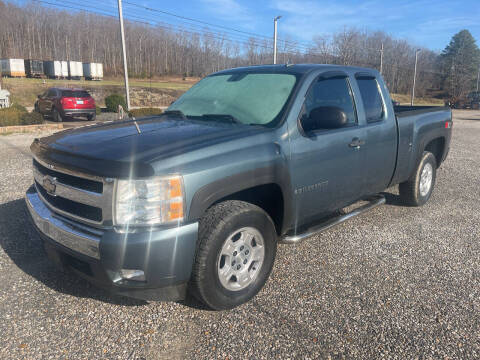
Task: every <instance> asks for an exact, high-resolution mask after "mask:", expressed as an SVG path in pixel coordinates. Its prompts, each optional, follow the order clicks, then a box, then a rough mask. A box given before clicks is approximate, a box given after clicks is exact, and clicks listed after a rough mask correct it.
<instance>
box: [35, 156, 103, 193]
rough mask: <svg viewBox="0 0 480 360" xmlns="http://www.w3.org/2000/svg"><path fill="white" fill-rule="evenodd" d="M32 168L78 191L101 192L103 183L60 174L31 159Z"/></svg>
mask: <svg viewBox="0 0 480 360" xmlns="http://www.w3.org/2000/svg"><path fill="white" fill-rule="evenodd" d="M33 166H34V167H36V168H37V170H38V171H40V173H42V174H43V175H50V176H51V177H55V178H57V179H58V181H60V182H61V183H63V184H65V185H69V186H73V187H75V188H78V189H82V190H87V191H92V192H95V193H98V194H101V193H102V192H103V183H102V182H100V181H95V180H90V179H85V178H81V177H77V176H72V175H69V174H65V173H61V172H58V171H55V170H52V169H49V168H47V167H45V166H43V165H42V164H40V163H39V162H38V161H37V160H35V159H33Z"/></svg>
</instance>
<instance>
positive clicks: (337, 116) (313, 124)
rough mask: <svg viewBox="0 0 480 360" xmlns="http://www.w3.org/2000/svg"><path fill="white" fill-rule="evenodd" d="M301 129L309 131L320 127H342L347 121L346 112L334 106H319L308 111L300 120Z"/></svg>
mask: <svg viewBox="0 0 480 360" xmlns="http://www.w3.org/2000/svg"><path fill="white" fill-rule="evenodd" d="M301 122H302V128H303V130H304V131H305V132H306V133H308V132H310V131H315V130H320V129H338V128H341V127H344V126H345V125H346V124H347V122H348V118H347V114H346V113H345V111H343V110H342V109H341V108H339V107H336V106H320V107H317V108H314V109H313V110H312V111H310V114H308V115H306V116H305V117H304V118H302V120H301Z"/></svg>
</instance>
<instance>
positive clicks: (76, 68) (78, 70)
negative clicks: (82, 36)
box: [68, 61, 83, 80]
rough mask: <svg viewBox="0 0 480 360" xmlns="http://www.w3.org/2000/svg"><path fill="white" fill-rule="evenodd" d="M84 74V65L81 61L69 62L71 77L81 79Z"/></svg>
mask: <svg viewBox="0 0 480 360" xmlns="http://www.w3.org/2000/svg"><path fill="white" fill-rule="evenodd" d="M82 76H83V66H82V63H81V62H80V61H69V62H68V77H69V78H70V79H77V80H78V79H80V78H81V77H82Z"/></svg>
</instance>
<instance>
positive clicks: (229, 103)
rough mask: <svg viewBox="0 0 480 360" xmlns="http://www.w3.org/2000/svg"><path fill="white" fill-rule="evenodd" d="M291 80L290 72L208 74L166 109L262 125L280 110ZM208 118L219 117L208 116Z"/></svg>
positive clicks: (293, 76) (286, 97) (272, 118)
mask: <svg viewBox="0 0 480 360" xmlns="http://www.w3.org/2000/svg"><path fill="white" fill-rule="evenodd" d="M295 82H296V77H295V75H292V74H271V73H270V74H262V73H235V74H224V75H212V76H209V77H206V78H204V79H203V80H201V81H200V82H198V83H197V84H196V85H194V86H193V87H192V88H191V89H190V90H188V91H187V92H186V93H185V94H183V95H182V96H181V97H180V98H179V99H178V100H177V101H175V103H173V104H172V105H171V106H170V107H169V108H168V110H180V111H181V112H182V113H183V114H184V115H185V116H187V117H196V116H198V117H201V116H204V115H212V114H217V115H226V116H231V117H233V118H234V119H235V120H236V121H237V122H239V123H243V124H255V125H266V124H268V123H270V122H272V121H273V120H275V119H276V118H277V116H278V115H279V114H280V113H281V111H282V109H283V107H284V106H285V103H286V102H287V100H288V98H289V96H290V94H291V93H292V90H293V87H294V85H295ZM205 117H206V118H208V116H205ZM211 120H212V121H220V118H219V117H215V116H212V117H211Z"/></svg>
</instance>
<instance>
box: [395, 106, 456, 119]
mask: <svg viewBox="0 0 480 360" xmlns="http://www.w3.org/2000/svg"><path fill="white" fill-rule="evenodd" d="M448 109H449V108H448V107H446V106H431V105H421V106H410V105H399V106H394V107H393V110H394V111H395V115H397V117H404V116H410V115H417V114H424V113H427V112H434V111H445V110H448Z"/></svg>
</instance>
